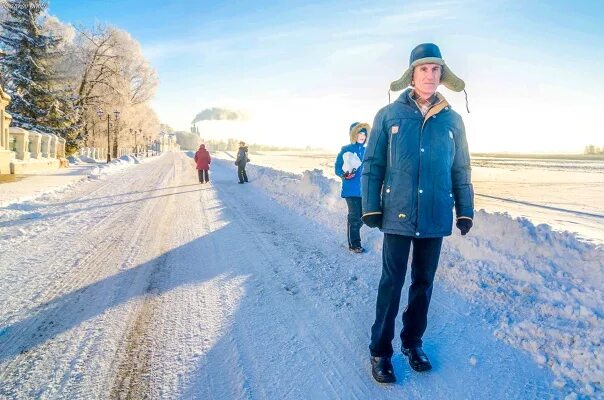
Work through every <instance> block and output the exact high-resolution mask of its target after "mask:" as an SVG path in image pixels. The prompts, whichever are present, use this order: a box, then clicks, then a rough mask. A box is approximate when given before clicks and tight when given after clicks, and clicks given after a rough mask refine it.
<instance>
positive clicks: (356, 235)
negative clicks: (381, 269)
mask: <svg viewBox="0 0 604 400" xmlns="http://www.w3.org/2000/svg"><path fill="white" fill-rule="evenodd" d="M369 129H370V127H369V124H366V123H360V122H355V123H353V124H352V125H350V130H349V135H350V144H349V145H346V146H344V147H342V150H340V153H339V154H338V156H337V158H336V163H335V173H336V175H337V176H339V177H340V178H342V193H341V196H342V198H344V200H346V205H347V206H348V222H347V233H348V248H349V249H350V250H351V251H353V252H355V253H363V252H364V251H365V249H363V247H362V246H361V226H363V221H361V215H362V211H361V174H362V173H363V162H362V160H363V157H364V155H365V141H366V139H367V133H368V132H369Z"/></svg>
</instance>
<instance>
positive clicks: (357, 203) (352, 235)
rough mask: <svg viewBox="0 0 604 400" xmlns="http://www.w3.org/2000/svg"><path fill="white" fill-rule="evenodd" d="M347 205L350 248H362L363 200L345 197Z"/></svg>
mask: <svg viewBox="0 0 604 400" xmlns="http://www.w3.org/2000/svg"><path fill="white" fill-rule="evenodd" d="M344 199H345V200H346V205H347V206H348V223H347V231H348V247H361V227H362V226H363V221H362V220H361V215H362V212H363V211H362V210H361V198H360V197H345V198H344Z"/></svg>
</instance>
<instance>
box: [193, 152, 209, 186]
mask: <svg viewBox="0 0 604 400" xmlns="http://www.w3.org/2000/svg"><path fill="white" fill-rule="evenodd" d="M194 159H195V162H196V163H197V174H198V175H199V183H202V184H203V183H206V182H209V181H210V163H211V162H212V157H210V152H209V151H207V150H206V145H205V144H201V145H200V146H199V150H197V152H196V153H195V157H194Z"/></svg>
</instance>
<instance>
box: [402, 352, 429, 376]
mask: <svg viewBox="0 0 604 400" xmlns="http://www.w3.org/2000/svg"><path fill="white" fill-rule="evenodd" d="M401 350H402V352H403V354H404V355H406V356H407V357H409V365H411V368H413V369H414V370H416V371H417V372H423V371H429V370H431V369H432V364H430V360H428V356H427V355H426V353H424V350H422V348H421V347H411V348H409V349H406V348H404V347H403V348H402V349H401Z"/></svg>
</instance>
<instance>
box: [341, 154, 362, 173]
mask: <svg viewBox="0 0 604 400" xmlns="http://www.w3.org/2000/svg"><path fill="white" fill-rule="evenodd" d="M342 158H343V159H344V165H343V166H342V170H343V171H344V172H351V171H352V170H353V169H355V170H356V169H359V167H360V166H361V164H362V162H361V160H360V159H359V156H357V154H356V153H352V152H350V151H348V152H346V153H344V154H343V155H342Z"/></svg>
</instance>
